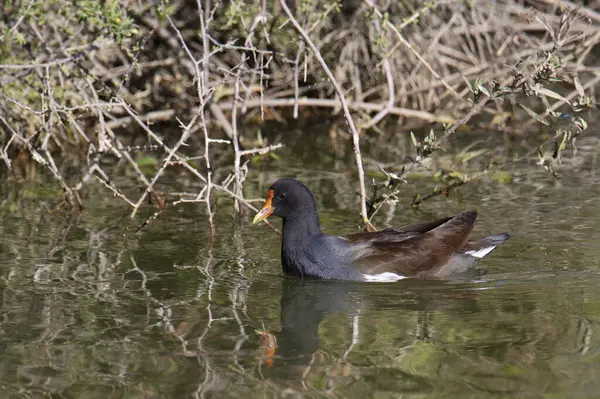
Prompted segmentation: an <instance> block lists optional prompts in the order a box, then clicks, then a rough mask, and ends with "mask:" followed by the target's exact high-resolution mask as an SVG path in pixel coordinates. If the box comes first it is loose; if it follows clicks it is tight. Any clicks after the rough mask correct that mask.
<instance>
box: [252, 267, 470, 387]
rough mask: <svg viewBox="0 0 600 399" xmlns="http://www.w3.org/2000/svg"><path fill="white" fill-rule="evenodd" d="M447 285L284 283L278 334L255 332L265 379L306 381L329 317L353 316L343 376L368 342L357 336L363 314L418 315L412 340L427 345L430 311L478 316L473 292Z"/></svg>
mask: <svg viewBox="0 0 600 399" xmlns="http://www.w3.org/2000/svg"><path fill="white" fill-rule="evenodd" d="M449 285H450V286H452V283H449V282H448V281H441V280H419V279H414V280H413V279H407V280H402V281H400V282H396V283H370V284H365V283H357V282H339V281H333V282H332V281H324V280H311V279H297V278H293V277H287V278H284V281H283V287H282V288H283V289H282V294H281V331H280V332H269V331H265V330H260V331H257V332H258V334H259V338H260V339H259V340H260V351H261V358H262V361H263V362H264V364H266V365H267V366H268V367H266V368H264V369H263V373H265V376H267V373H268V376H270V377H273V378H277V379H296V378H299V377H300V378H304V377H305V376H306V374H307V373H308V371H309V368H310V367H312V366H316V364H315V363H319V360H318V359H319V357H322V356H321V355H323V353H320V351H319V325H320V324H321V322H322V321H323V319H324V318H325V317H326V316H327V315H328V314H340V313H341V314H347V315H349V316H351V326H352V333H351V334H349V335H348V338H347V342H348V345H347V348H346V350H345V351H344V352H343V353H340V355H339V358H338V363H339V365H340V369H341V370H346V371H343V372H344V373H346V372H347V367H348V366H349V363H348V362H347V359H346V357H347V356H349V355H350V354H351V352H352V349H353V348H354V347H355V346H356V345H357V344H360V340H368V336H365V335H364V334H360V327H361V314H362V315H363V316H364V315H365V314H368V312H371V311H383V310H399V311H400V312H399V313H398V315H399V316H400V315H404V314H406V312H409V313H410V312H418V317H417V325H416V326H415V330H414V331H415V333H414V335H415V336H416V339H417V340H427V339H429V337H430V327H429V319H430V317H431V310H443V311H449V312H452V311H456V312H461V313H462V314H464V312H473V311H477V304H476V296H477V292H476V291H469V290H462V289H459V290H457V289H448V288H449ZM363 320H364V319H363ZM368 327H369V326H367V329H368ZM298 366H301V367H298ZM307 366H308V368H307ZM350 367H351V366H350Z"/></svg>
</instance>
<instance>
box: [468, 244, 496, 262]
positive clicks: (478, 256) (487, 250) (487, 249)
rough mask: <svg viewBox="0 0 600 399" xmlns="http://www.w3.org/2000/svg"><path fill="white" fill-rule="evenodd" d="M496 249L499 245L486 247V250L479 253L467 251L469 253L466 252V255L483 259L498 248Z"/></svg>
mask: <svg viewBox="0 0 600 399" xmlns="http://www.w3.org/2000/svg"><path fill="white" fill-rule="evenodd" d="M496 247H497V245H494V246H491V247H485V248H481V249H478V250H477V251H467V252H465V254H467V255H471V256H474V257H476V258H479V259H481V258H483V257H484V256H486V255H487V254H489V253H490V252H492V251H493V250H494V248H496Z"/></svg>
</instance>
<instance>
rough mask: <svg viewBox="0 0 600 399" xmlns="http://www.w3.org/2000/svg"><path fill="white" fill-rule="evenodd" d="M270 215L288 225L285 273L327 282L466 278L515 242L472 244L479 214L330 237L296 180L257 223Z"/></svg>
mask: <svg viewBox="0 0 600 399" xmlns="http://www.w3.org/2000/svg"><path fill="white" fill-rule="evenodd" d="M270 215H275V216H279V217H280V218H282V219H283V237H282V243H281V264H282V266H283V271H284V272H285V273H287V274H290V275H294V276H303V277H314V278H322V279H338V280H362V281H396V280H400V279H403V278H407V277H438V278H445V277H449V276H452V275H456V274H459V273H463V272H466V271H467V270H469V269H470V268H471V267H472V266H474V265H475V263H476V262H477V261H478V260H479V259H481V258H483V257H484V256H485V255H487V254H489V253H490V252H491V251H492V250H493V249H494V248H496V247H497V246H498V245H500V244H502V243H503V242H504V241H506V240H508V237H509V236H508V234H497V235H493V236H489V237H486V238H483V239H479V240H476V241H469V240H468V238H469V234H470V233H471V230H472V229H473V224H474V223H475V219H476V218H477V212H474V211H471V212H464V213H461V214H459V215H457V216H454V217H450V218H445V219H439V220H435V221H431V222H425V223H421V224H415V225H411V226H405V227H401V228H390V229H385V230H380V231H377V232H373V233H357V234H352V235H348V236H327V235H325V234H323V233H322V232H321V225H320V223H319V215H318V213H317V204H316V202H315V199H314V197H313V195H312V193H311V192H310V190H309V189H308V187H306V186H305V185H304V184H302V183H300V182H299V181H297V180H294V179H280V180H277V181H276V182H275V183H274V184H273V185H272V186H271V188H270V189H269V191H268V194H267V199H266V201H265V204H264V206H263V207H262V209H261V210H260V211H259V212H258V213H257V214H256V216H255V217H254V221H253V223H254V224H256V223H258V222H260V221H262V220H265V219H266V218H268V217H269V216H270Z"/></svg>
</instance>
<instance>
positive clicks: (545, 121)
mask: <svg viewBox="0 0 600 399" xmlns="http://www.w3.org/2000/svg"><path fill="white" fill-rule="evenodd" d="M519 107H521V108H522V109H523V111H525V112H526V113H527V115H529V116H531V117H532V118H533V119H535V120H536V121H538V122H540V123H541V124H543V125H546V126H550V123H549V122H548V121H547V120H546V119H544V118H543V117H542V116H541V115H538V114H537V113H536V112H535V111H533V110H532V109H530V108H528V107H526V106H524V105H523V104H519Z"/></svg>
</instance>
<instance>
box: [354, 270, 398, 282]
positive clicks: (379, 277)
mask: <svg viewBox="0 0 600 399" xmlns="http://www.w3.org/2000/svg"><path fill="white" fill-rule="evenodd" d="M363 276H364V277H365V280H366V281H379V282H392V281H398V280H402V279H404V278H406V277H405V276H401V275H399V274H396V273H390V272H385V273H379V274H363Z"/></svg>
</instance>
